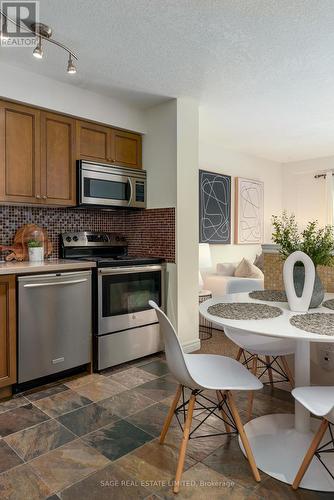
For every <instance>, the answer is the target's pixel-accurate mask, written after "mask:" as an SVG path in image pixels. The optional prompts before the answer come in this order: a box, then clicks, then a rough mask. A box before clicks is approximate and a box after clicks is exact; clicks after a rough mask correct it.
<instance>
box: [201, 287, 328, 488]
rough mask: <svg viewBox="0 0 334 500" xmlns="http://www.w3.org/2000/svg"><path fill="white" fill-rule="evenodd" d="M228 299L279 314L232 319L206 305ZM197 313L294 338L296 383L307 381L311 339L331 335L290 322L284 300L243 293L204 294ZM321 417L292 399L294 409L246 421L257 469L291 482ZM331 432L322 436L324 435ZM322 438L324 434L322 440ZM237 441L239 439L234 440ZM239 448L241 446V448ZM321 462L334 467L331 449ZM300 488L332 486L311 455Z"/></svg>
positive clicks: (222, 324)
mask: <svg viewBox="0 0 334 500" xmlns="http://www.w3.org/2000/svg"><path fill="white" fill-rule="evenodd" d="M333 298H334V294H326V296H325V300H326V299H333ZM231 302H251V303H259V304H267V305H270V306H275V307H279V308H280V309H281V310H282V314H281V315H280V316H278V317H275V318H271V319H260V320H232V319H225V318H221V317H219V316H213V315H212V314H210V313H209V312H208V308H209V307H210V306H212V305H214V304H219V303H231ZM309 312H310V313H312V312H317V313H318V312H321V313H334V311H333V310H331V309H328V308H326V307H322V306H321V307H318V308H317V309H310V310H309ZM200 313H201V314H202V315H203V316H204V317H205V318H206V319H207V320H209V321H212V323H214V324H216V325H218V326H220V327H230V328H237V329H238V330H239V331H242V330H243V331H244V333H245V335H247V333H256V334H259V335H263V336H266V337H272V338H278V339H287V340H292V339H293V340H295V341H296V352H295V386H296V387H304V386H309V385H311V380H310V362H311V359H310V345H311V342H330V343H332V342H334V336H327V335H319V334H316V333H309V332H306V331H304V330H300V329H299V328H296V327H294V326H292V325H291V323H290V319H291V317H292V316H295V315H297V314H301V313H297V312H292V311H290V309H289V306H288V304H287V303H286V302H265V301H263V300H261V301H260V300H254V299H251V298H250V297H249V295H248V293H237V294H229V295H224V296H222V297H219V298H217V297H216V298H213V299H209V300H206V301H205V302H203V303H202V304H201V305H200ZM319 425H320V421H319V420H316V419H313V418H311V415H310V413H309V411H308V410H306V409H305V408H304V406H302V405H301V404H300V403H298V402H297V401H295V413H294V415H293V414H284V413H279V414H272V415H264V416H262V417H258V418H254V419H253V420H251V421H250V422H248V423H247V424H246V425H245V431H246V434H247V436H248V439H249V441H250V444H251V447H252V450H253V453H254V457H255V461H256V464H257V466H258V468H259V469H260V470H262V471H263V472H265V473H266V474H268V475H269V476H272V477H274V478H276V479H278V480H280V481H283V482H285V483H288V484H292V483H293V480H294V478H295V475H296V473H297V471H298V469H299V467H300V464H301V462H302V460H303V457H304V455H305V453H306V451H307V449H308V447H309V445H310V443H311V440H312V438H313V436H314V432H315V429H317V427H318V426H319ZM329 440H330V438H328V439H327V441H329ZM323 442H326V436H325V438H324V441H323ZM239 444H240V446H241V448H242V445H241V443H240V440H239ZM242 451H244V450H242ZM326 465H327V466H328V467H329V468H330V470H331V471H333V470H334V453H327V454H326ZM300 487H301V488H307V489H310V490H316V491H330V492H334V481H333V479H332V478H331V476H330V475H329V474H328V472H327V471H326V469H325V468H324V467H323V465H321V463H320V461H319V460H318V459H317V458H316V457H314V458H313V460H312V463H311V465H310V467H309V468H308V470H307V472H306V474H305V476H304V478H303V479H302V481H301V483H300Z"/></svg>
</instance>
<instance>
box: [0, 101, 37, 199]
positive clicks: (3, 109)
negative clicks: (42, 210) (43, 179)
mask: <svg viewBox="0 0 334 500" xmlns="http://www.w3.org/2000/svg"><path fill="white" fill-rule="evenodd" d="M0 200H1V201H6V202H13V203H17V202H20V203H39V201H40V111H39V110H37V109H34V108H30V107H28V106H23V105H20V104H14V103H11V102H5V101H0Z"/></svg>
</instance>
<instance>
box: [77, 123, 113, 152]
mask: <svg viewBox="0 0 334 500" xmlns="http://www.w3.org/2000/svg"><path fill="white" fill-rule="evenodd" d="M111 133H112V130H111V129H110V128H109V127H103V126H102V125H95V124H94V123H89V122H82V121H77V151H78V158H82V159H84V160H91V161H97V162H111V161H112V158H111V150H110V145H111Z"/></svg>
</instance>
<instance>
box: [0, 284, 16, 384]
mask: <svg viewBox="0 0 334 500" xmlns="http://www.w3.org/2000/svg"><path fill="white" fill-rule="evenodd" d="M15 382H16V312H15V276H0V387H6V386H7V385H11V384H14V383H15Z"/></svg>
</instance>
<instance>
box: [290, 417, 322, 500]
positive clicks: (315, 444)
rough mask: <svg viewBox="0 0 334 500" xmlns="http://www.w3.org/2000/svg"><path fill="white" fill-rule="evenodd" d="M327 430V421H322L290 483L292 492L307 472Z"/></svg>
mask: <svg viewBox="0 0 334 500" xmlns="http://www.w3.org/2000/svg"><path fill="white" fill-rule="evenodd" d="M327 428H328V420H326V419H323V420H322V422H321V425H320V427H319V429H318V431H317V432H316V434H315V436H314V438H313V440H312V443H311V445H310V447H309V449H308V450H307V452H306V455H305V457H304V460H303V462H302V464H301V466H300V468H299V470H298V472H297V475H296V477H295V479H294V481H293V483H292V488H293V489H294V490H296V489H297V488H298V486H299V484H300V481H301V480H302V479H303V477H304V474H305V472H306V471H307V469H308V466H309V465H310V463H311V461H312V458H313V456H314V453H315V452H316V450H317V448H318V447H319V444H320V442H321V440H322V438H323V437H324V434H325V432H326V430H327Z"/></svg>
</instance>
